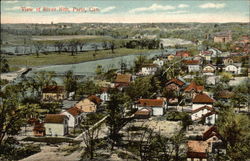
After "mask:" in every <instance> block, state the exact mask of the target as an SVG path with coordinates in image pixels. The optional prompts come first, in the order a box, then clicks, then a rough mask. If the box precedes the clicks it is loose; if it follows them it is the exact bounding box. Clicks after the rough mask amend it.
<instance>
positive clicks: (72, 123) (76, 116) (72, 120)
mask: <svg viewBox="0 0 250 161" xmlns="http://www.w3.org/2000/svg"><path fill="white" fill-rule="evenodd" d="M61 114H63V115H66V116H67V117H68V127H70V128H74V127H76V126H77V125H79V124H80V123H81V121H82V119H83V117H84V116H85V113H84V112H83V111H82V110H80V109H79V108H77V107H71V108H69V109H68V110H66V111H63V112H62V113H61Z"/></svg>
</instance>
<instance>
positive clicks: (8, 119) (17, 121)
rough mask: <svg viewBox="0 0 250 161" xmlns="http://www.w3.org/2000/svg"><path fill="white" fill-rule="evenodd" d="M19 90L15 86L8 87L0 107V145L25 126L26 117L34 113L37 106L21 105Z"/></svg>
mask: <svg viewBox="0 0 250 161" xmlns="http://www.w3.org/2000/svg"><path fill="white" fill-rule="evenodd" d="M19 92H20V91H19V90H18V88H16V86H15V85H13V86H8V88H6V91H5V92H4V97H3V103H2V105H0V144H3V143H4V140H5V139H6V138H8V137H9V136H10V135H16V134H18V133H19V131H20V130H21V127H22V126H24V125H25V124H26V121H27V119H28V118H27V116H30V115H32V114H33V113H34V112H36V108H37V106H30V105H22V104H21V100H20V99H19Z"/></svg>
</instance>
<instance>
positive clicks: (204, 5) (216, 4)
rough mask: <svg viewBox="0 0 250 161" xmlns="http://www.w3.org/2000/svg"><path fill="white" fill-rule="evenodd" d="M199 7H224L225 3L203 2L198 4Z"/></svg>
mask: <svg viewBox="0 0 250 161" xmlns="http://www.w3.org/2000/svg"><path fill="white" fill-rule="evenodd" d="M199 7H200V8H216V9H218V8H224V7H225V3H205V4H202V5H200V6H199Z"/></svg>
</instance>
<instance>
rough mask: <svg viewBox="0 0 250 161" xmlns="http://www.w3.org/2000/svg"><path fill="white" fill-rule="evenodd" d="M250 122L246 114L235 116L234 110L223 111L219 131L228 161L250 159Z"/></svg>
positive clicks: (219, 121) (220, 116)
mask: <svg viewBox="0 0 250 161" xmlns="http://www.w3.org/2000/svg"><path fill="white" fill-rule="evenodd" d="M249 122H250V120H249V118H248V117H247V116H246V115H244V114H235V113H234V111H233V109H232V108H231V109H226V110H223V111H221V113H220V115H219V119H218V130H219V133H220V134H221V135H222V137H223V140H224V143H225V145H226V150H227V157H228V158H227V159H229V160H246V159H247V158H249V157H250V155H249V154H250V135H249V134H250V124H249Z"/></svg>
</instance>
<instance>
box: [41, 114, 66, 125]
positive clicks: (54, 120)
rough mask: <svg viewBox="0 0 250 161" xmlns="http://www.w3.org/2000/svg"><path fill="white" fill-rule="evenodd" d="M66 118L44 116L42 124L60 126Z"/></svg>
mask: <svg viewBox="0 0 250 161" xmlns="http://www.w3.org/2000/svg"><path fill="white" fill-rule="evenodd" d="M66 117H67V116H65V115H61V114H46V116H45V120H44V122H45V123H57V124H61V123H63V122H64V120H65V118H66Z"/></svg>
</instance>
